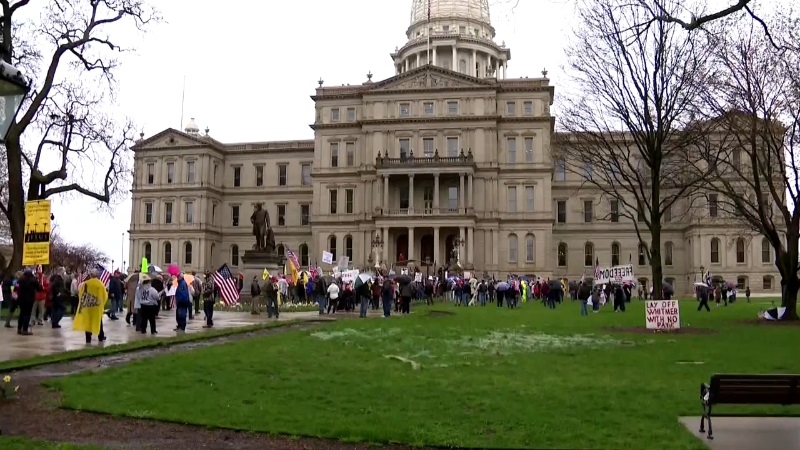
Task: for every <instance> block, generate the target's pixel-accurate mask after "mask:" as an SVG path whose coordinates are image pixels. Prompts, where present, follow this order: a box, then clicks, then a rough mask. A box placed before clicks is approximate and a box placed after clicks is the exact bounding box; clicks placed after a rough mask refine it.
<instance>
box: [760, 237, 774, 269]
mask: <svg viewBox="0 0 800 450" xmlns="http://www.w3.org/2000/svg"><path fill="white" fill-rule="evenodd" d="M771 249H772V246H771V245H770V243H769V239H767V238H764V239H761V262H762V263H770V262H772V250H771Z"/></svg>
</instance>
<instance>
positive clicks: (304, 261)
mask: <svg viewBox="0 0 800 450" xmlns="http://www.w3.org/2000/svg"><path fill="white" fill-rule="evenodd" d="M300 264H301V265H303V266H308V245H306V244H300Z"/></svg>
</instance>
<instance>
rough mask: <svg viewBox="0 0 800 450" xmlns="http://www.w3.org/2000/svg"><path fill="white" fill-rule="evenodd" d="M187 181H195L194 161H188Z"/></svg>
mask: <svg viewBox="0 0 800 450" xmlns="http://www.w3.org/2000/svg"><path fill="white" fill-rule="evenodd" d="M186 182H187V183H194V161H189V162H187V163H186Z"/></svg>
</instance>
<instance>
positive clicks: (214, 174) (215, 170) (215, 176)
mask: <svg viewBox="0 0 800 450" xmlns="http://www.w3.org/2000/svg"><path fill="white" fill-rule="evenodd" d="M218 170H219V166H218V165H217V164H216V163H215V164H214V173H213V174H212V175H211V177H212V179H211V182H212V183H213V184H214V185H216V184H217V171H218Z"/></svg>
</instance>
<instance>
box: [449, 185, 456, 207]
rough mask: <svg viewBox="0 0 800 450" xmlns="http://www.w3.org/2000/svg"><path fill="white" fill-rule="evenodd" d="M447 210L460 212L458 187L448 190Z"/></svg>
mask: <svg viewBox="0 0 800 450" xmlns="http://www.w3.org/2000/svg"><path fill="white" fill-rule="evenodd" d="M447 209H449V210H450V211H451V212H453V211H458V187H456V186H450V187H449V188H447Z"/></svg>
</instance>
